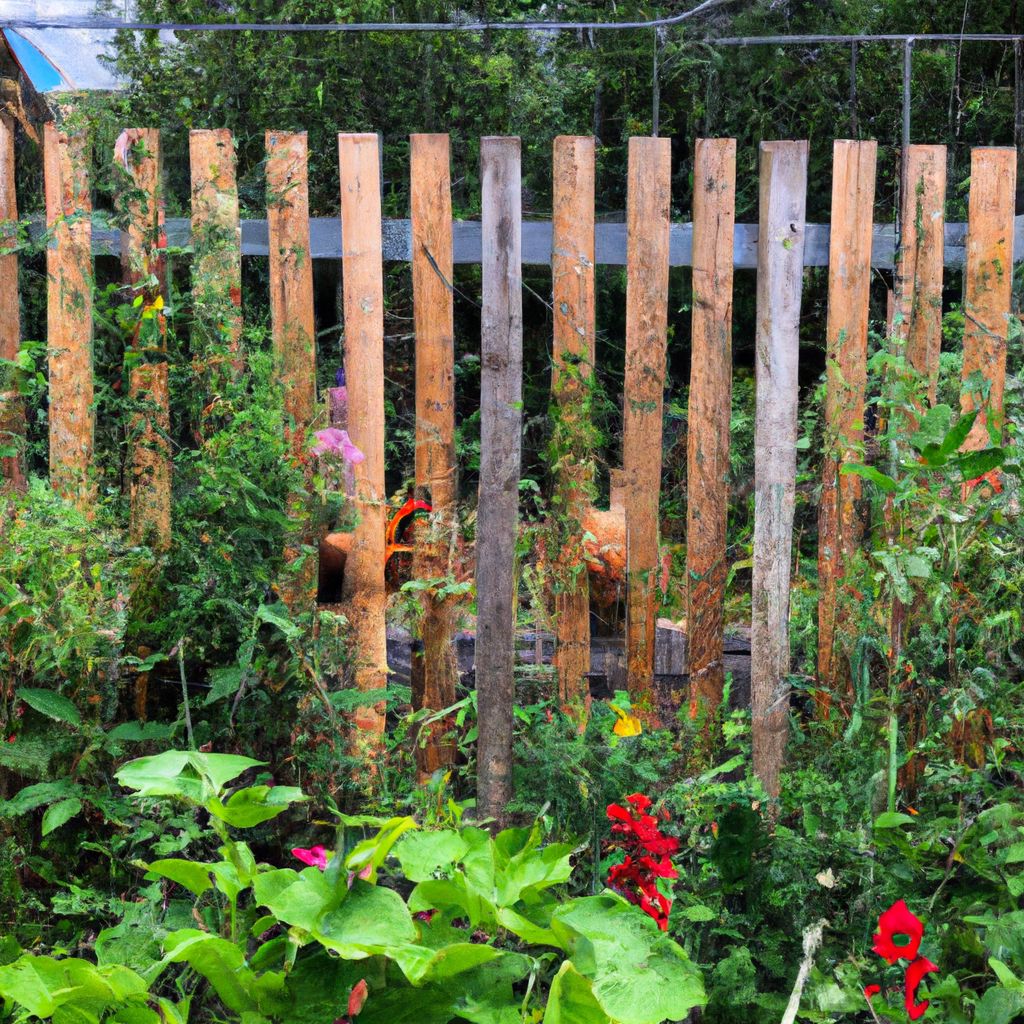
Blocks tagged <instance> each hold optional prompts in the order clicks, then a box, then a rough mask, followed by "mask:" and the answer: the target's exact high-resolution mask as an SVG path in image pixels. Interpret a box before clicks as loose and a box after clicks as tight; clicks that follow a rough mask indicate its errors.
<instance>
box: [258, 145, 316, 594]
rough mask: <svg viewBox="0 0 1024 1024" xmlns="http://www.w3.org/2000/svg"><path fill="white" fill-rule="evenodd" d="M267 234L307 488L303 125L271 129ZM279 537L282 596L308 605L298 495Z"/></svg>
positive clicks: (312, 339) (278, 334)
mask: <svg viewBox="0 0 1024 1024" xmlns="http://www.w3.org/2000/svg"><path fill="white" fill-rule="evenodd" d="M264 145H265V147H266V151H267V171H266V173H267V235H268V241H269V257H270V258H269V271H270V324H271V333H272V338H273V343H274V355H275V358H276V360H277V364H278V366H279V367H280V372H281V383H282V384H283V386H284V413H285V436H286V438H287V439H288V442H289V447H290V449H291V458H292V459H293V461H294V462H295V463H296V464H298V465H302V466H303V467H304V472H305V474H306V478H307V488H308V489H310V490H311V489H312V474H313V465H312V464H311V463H310V462H309V461H308V460H305V459H304V449H305V448H306V445H307V441H308V437H307V431H308V429H309V427H310V425H311V424H312V422H313V418H314V416H315V414H316V326H315V322H314V318H313V261H312V259H311V258H310V255H309V175H308V171H307V143H306V133H305V132H294V133H292V132H276V131H268V132H267V133H266V136H265V138H264ZM288 509H289V526H288V531H287V535H286V537H285V544H284V559H285V563H286V564H287V565H288V566H289V567H290V572H289V574H288V575H287V577H286V584H285V585H284V586H283V587H282V588H281V598H282V600H284V602H285V603H286V604H287V605H288V606H289V607H290V608H292V609H295V610H297V611H298V610H302V609H309V608H312V606H313V604H314V603H315V599H316V579H317V569H318V566H317V564H316V560H315V559H314V558H304V557H303V548H304V547H306V548H309V547H313V546H314V545H315V544H316V543H317V541H318V539H319V538H318V537H316V536H315V534H314V527H313V525H312V524H311V523H310V521H309V517H308V512H307V509H306V506H305V502H304V501H303V500H302V497H301V495H298V494H293V495H291V496H289V499H288Z"/></svg>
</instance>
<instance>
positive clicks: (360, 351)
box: [338, 134, 388, 777]
mask: <svg viewBox="0 0 1024 1024" xmlns="http://www.w3.org/2000/svg"><path fill="white" fill-rule="evenodd" d="M338 163H339V167H340V171H341V245H342V273H343V275H344V303H345V368H346V371H347V379H346V383H347V387H348V416H349V420H348V422H349V435H350V436H351V438H352V442H353V444H355V445H356V447H357V448H359V450H360V451H361V452H362V453H363V454H364V455H365V459H364V460H363V461H362V462H360V463H359V464H358V465H357V466H356V467H355V479H356V495H355V506H356V510H357V511H358V513H359V523H358V525H357V526H356V528H355V533H354V536H353V538H352V541H353V542H352V551H351V553H350V554H349V556H348V561H347V563H346V565H345V595H344V596H345V614H346V616H347V617H348V621H349V623H350V626H351V630H352V634H351V635H352V651H353V653H354V658H355V685H356V688H357V689H359V690H362V691H363V692H365V693H370V694H372V695H373V696H372V698H370V702H369V703H367V704H366V705H364V706H362V707H360V708H358V709H357V710H356V711H355V714H354V716H353V724H354V726H355V729H354V730H353V737H352V740H353V744H352V745H353V752H354V753H355V754H356V756H359V757H362V758H363V759H364V760H365V762H366V765H367V769H368V771H369V774H370V776H371V777H373V775H374V774H375V771H374V765H373V762H372V758H373V757H374V756H376V752H377V751H378V750H379V747H380V743H381V738H382V736H383V733H384V690H385V688H386V686H387V674H388V662H387V639H386V632H385V624H384V609H385V604H386V596H385V591H384V527H385V520H386V511H387V510H386V497H385V494H384V277H383V266H382V262H381V211H380V144H379V141H378V139H377V136H376V135H371V134H351V135H348V134H341V135H339V136H338Z"/></svg>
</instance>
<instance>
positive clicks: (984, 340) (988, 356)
mask: <svg viewBox="0 0 1024 1024" xmlns="http://www.w3.org/2000/svg"><path fill="white" fill-rule="evenodd" d="M1016 188H1017V151H1016V150H1015V149H1011V148H1006V149H1002V148H1000V149H994V148H993V149H974V150H972V151H971V194H970V200H969V211H968V220H967V265H966V267H965V269H964V312H965V314H966V325H965V327H964V366H963V381H964V384H965V386H966V385H967V382H968V380H969V378H970V377H971V375H972V374H974V373H980V374H981V377H982V380H983V381H984V382H985V383H986V384H987V385H988V388H987V391H988V394H987V395H984V394H979V393H978V392H977V391H975V390H974V389H971V390H968V391H965V392H964V394H963V395H962V397H961V399H960V402H961V410H962V411H963V412H964V413H968V412H971V411H972V410H974V409H978V410H980V411H979V413H978V418H977V419H976V420H975V421H974V426H973V427H972V428H971V432H970V434H968V435H967V440H966V441H965V442H964V444H963V447H964V450H966V451H977V450H979V449H982V448H987V447H988V446H989V443H990V440H989V428H990V427H991V429H992V430H993V431H994V432H995V434H996V435H997V436H1000V435H1001V434H1002V430H1003V391H1004V389H1005V387H1006V338H1007V332H1008V330H1009V322H1008V319H1007V318H1008V316H1009V313H1010V292H1011V289H1012V286H1013V227H1014V223H1013V212H1014V196H1015V195H1016Z"/></svg>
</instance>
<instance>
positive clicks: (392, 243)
mask: <svg viewBox="0 0 1024 1024" xmlns="http://www.w3.org/2000/svg"><path fill="white" fill-rule="evenodd" d="M42 234H43V225H42V224H41V223H40V222H38V221H33V222H32V225H31V228H30V231H29V235H30V237H32V238H35V239H38V238H40V237H42ZM381 238H382V242H383V254H384V260H385V261H386V262H389V263H408V262H410V261H411V260H412V226H411V222H410V221H409V220H407V219H405V218H393V219H391V220H385V221H383V222H382V223H381ZM757 238H758V228H757V225H756V224H737V225H736V226H735V229H734V235H733V266H734V267H735V268H736V269H737V270H756V269H757ZM830 238H831V229H830V227H829V225H828V224H808V225H807V233H806V238H805V242H804V263H803V265H804V266H805V267H827V266H828V253H829V240H830ZM551 240H552V227H551V221H523V264H524V265H527V266H550V264H551ZM452 242H453V246H454V251H453V262H454V263H456V264H473V263H480V254H481V252H482V233H481V226H480V223H479V222H478V221H472V220H456V221H452ZM167 244H168V245H170V246H173V247H177V248H186V247H188V246H190V245H191V244H192V234H191V221H190V220H188V218H185V217H171V218H168V220H167ZM309 244H310V255H311V256H312V258H313V259H315V260H338V259H341V251H342V250H341V221H340V220H338V218H337V217H311V218H310V220H309ZM92 251H93V255H95V256H119V255H120V254H121V232H120V230H118V229H116V228H112V227H111V226H110V225H109V222H108V220H107V218H106V217H105V215H103V214H102V213H100V214H94V216H93V232H92ZM269 253H270V242H269V235H268V230H267V222H266V221H265V220H258V219H254V220H243V221H242V255H243V256H267V255H269ZM594 253H595V261H596V262H597V263H598V264H603V265H604V266H609V267H624V266H625V265H626V225H625V224H618V223H615V224H597V225H596V226H595V229H594ZM966 253H967V225H966V224H965V223H961V222H956V223H949V224H946V228H945V256H944V265H945V266H947V267H952V268H957V269H958V268H961V267H963V265H964V261H965V259H966ZM1013 253H1014V260H1015V261H1017V262H1020V261H1021V260H1024V214H1021V215H1019V216H1017V217H1015V218H1014V231H1013ZM896 254H897V234H896V228H895V227H894V226H893V225H892V224H876V225H875V226H874V229H873V234H872V242H871V266H872V267H874V268H875V269H876V270H893V269H895V267H896ZM668 264H669V266H670V267H691V266H693V225H692V224H691V223H688V222H687V223H682V224H678V223H677V224H673V225H672V226H671V228H670V229H669V251H668Z"/></svg>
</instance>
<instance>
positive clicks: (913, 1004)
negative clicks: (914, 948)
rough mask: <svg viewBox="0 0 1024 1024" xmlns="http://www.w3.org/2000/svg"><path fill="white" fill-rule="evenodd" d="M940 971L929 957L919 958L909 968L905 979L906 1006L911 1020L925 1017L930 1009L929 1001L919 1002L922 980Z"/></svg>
mask: <svg viewBox="0 0 1024 1024" xmlns="http://www.w3.org/2000/svg"><path fill="white" fill-rule="evenodd" d="M936 971H938V967H936V966H935V964H933V963H932V962H931V960H929V959H928V958H927V957H923V956H922V957H918V958H917V959H916V960H915V961H914V962H913V963H912V964H911V965H910V966H909V967H908V968H907V973H906V976H905V977H904V982H903V983H904V1005H905V1006H906V1008H907V1016H908V1017H909V1018H910V1019H911V1020H917V1019H918V1018H919V1017H923V1016H924V1012H925V1010H927V1009H928V1000H927V999H925V1000H924V1002H921V1003H919V1002H918V1001H917V990H918V988H920V986H921V980H922V979H923V978H924V976H925V975H926V974H934V973H935V972H936Z"/></svg>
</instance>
